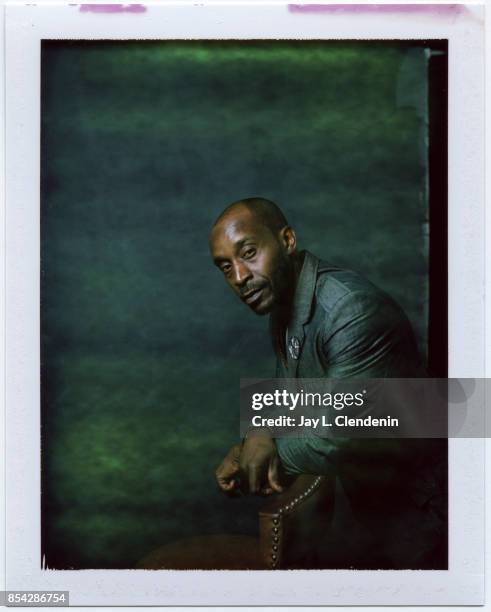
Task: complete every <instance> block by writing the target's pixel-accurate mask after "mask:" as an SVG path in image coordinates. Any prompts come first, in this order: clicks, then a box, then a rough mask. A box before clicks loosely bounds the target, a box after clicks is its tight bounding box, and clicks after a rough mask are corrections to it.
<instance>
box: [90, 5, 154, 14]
mask: <svg viewBox="0 0 491 612" xmlns="http://www.w3.org/2000/svg"><path fill="white" fill-rule="evenodd" d="M146 10H147V7H146V6H144V5H143V4H81V5H80V12H82V13H144V12H145V11H146Z"/></svg>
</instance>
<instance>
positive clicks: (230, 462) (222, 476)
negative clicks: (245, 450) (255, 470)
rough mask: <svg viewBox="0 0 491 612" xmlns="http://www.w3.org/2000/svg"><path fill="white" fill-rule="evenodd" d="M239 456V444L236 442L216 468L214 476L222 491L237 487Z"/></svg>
mask: <svg viewBox="0 0 491 612" xmlns="http://www.w3.org/2000/svg"><path fill="white" fill-rule="evenodd" d="M239 456H240V444H236V445H235V446H232V448H231V449H230V450H229V451H228V453H227V454H226V456H225V459H224V460H223V461H222V462H221V464H220V465H219V466H218V467H217V469H216V472H215V477H216V479H217V483H218V486H219V487H220V489H221V490H222V491H223V492H224V493H230V492H231V491H234V490H237V489H238V488H239V471H240V467H239Z"/></svg>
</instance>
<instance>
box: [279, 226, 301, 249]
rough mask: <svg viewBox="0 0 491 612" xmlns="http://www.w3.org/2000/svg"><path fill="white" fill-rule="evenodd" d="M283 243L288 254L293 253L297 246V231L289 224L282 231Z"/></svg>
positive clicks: (281, 238)
mask: <svg viewBox="0 0 491 612" xmlns="http://www.w3.org/2000/svg"><path fill="white" fill-rule="evenodd" d="M280 240H281V244H282V245H283V247H284V248H285V251H286V253H287V255H291V254H292V253H294V252H295V249H296V248H297V236H296V234H295V231H294V230H293V229H292V228H291V227H290V226H289V225H287V226H286V227H284V228H283V229H282V230H281V232H280Z"/></svg>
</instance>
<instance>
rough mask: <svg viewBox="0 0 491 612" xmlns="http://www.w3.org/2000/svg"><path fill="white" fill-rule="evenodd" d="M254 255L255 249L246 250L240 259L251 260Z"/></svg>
mask: <svg viewBox="0 0 491 612" xmlns="http://www.w3.org/2000/svg"><path fill="white" fill-rule="evenodd" d="M255 254H256V249H247V250H245V251H244V253H243V254H242V257H243V258H244V259H251V257H254V255H255Z"/></svg>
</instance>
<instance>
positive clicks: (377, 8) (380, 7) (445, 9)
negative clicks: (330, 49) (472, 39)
mask: <svg viewBox="0 0 491 612" xmlns="http://www.w3.org/2000/svg"><path fill="white" fill-rule="evenodd" d="M288 10H289V11H290V12H291V13H379V14H380V13H426V14H430V15H435V16H452V17H455V16H457V15H461V14H463V13H466V12H467V9H466V7H465V6H463V5H461V4H289V5H288Z"/></svg>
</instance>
